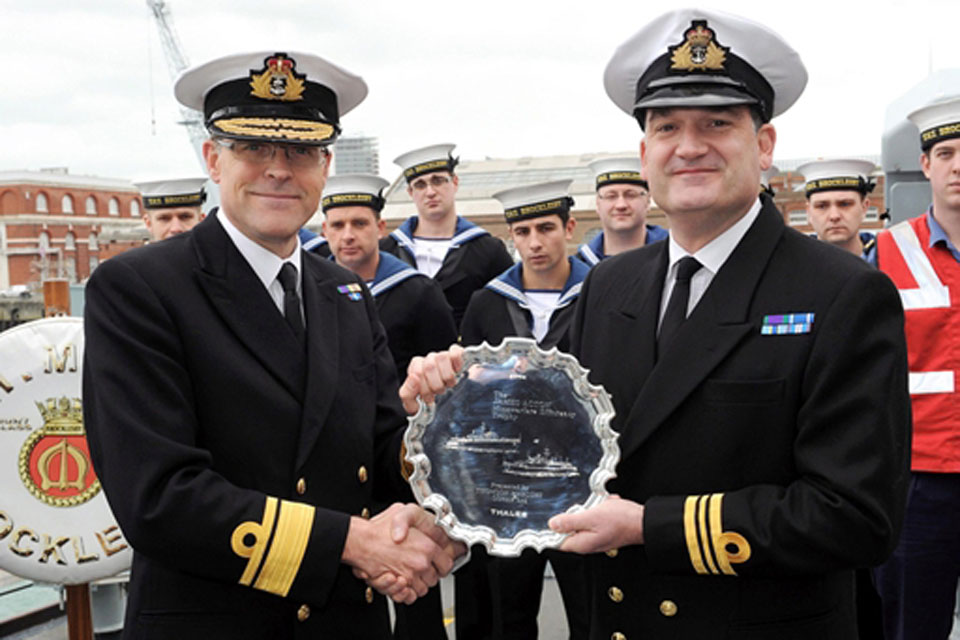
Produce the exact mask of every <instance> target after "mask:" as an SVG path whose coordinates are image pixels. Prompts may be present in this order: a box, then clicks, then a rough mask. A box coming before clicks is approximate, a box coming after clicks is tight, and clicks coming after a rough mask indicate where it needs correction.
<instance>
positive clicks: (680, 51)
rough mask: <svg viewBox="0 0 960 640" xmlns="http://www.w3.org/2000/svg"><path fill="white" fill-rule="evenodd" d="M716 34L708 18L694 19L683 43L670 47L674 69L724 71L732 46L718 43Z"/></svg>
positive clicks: (671, 66) (671, 67)
mask: <svg viewBox="0 0 960 640" xmlns="http://www.w3.org/2000/svg"><path fill="white" fill-rule="evenodd" d="M715 38H716V34H715V33H714V32H713V29H711V28H710V27H708V26H707V21H706V20H694V21H693V22H692V23H691V24H690V28H689V29H687V32H686V33H685V34H684V41H683V42H682V43H681V44H678V45H674V46H672V47H670V48H669V50H670V53H671V54H673V55H672V57H671V58H670V61H671V62H672V63H673V64H672V65H670V69H671V70H674V71H707V70H711V71H722V70H723V64H724V63H725V62H726V61H727V55H726V54H727V51H729V50H730V47H721V46H719V45H718V44H717V41H716V39H715Z"/></svg>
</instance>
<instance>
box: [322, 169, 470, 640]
mask: <svg viewBox="0 0 960 640" xmlns="http://www.w3.org/2000/svg"><path fill="white" fill-rule="evenodd" d="M387 186H389V183H388V182H387V181H386V180H384V179H383V178H381V177H379V176H375V175H369V174H344V175H337V176H331V177H330V178H329V179H328V180H327V185H326V187H325V188H324V190H323V198H322V200H321V201H320V202H321V205H322V206H323V213H324V222H323V236H320V237H324V238H326V239H327V240H328V242H327V243H325V244H324V245H319V246H318V248H319V247H326V248H328V249H329V251H330V252H331V254H332V256H333V258H334V259H335V260H336V261H337V264H339V265H341V266H343V267H345V268H347V269H350V270H351V271H353V272H354V273H356V274H357V275H359V276H360V277H361V278H363V280H364V281H365V282H366V284H367V287H368V288H369V289H370V293H371V295H373V298H374V300H375V301H376V303H377V312H378V314H379V315H380V321H381V322H382V323H383V328H384V329H385V330H386V332H387V346H388V347H389V348H390V353H391V354H393V361H394V364H395V365H396V367H397V371H398V372H405V371H406V370H407V365H409V364H410V359H411V358H413V357H414V356H422V355H426V354H428V353H430V352H431V351H439V350H441V349H446V348H448V347H449V346H450V345H451V344H454V343H455V342H456V341H457V337H458V335H459V334H458V332H457V326H456V324H455V323H454V321H453V313H452V312H451V310H450V306H449V305H448V304H447V300H446V298H444V296H443V291H442V290H441V289H440V285H439V284H437V282H436V281H434V280H433V279H432V278H429V277H427V276H426V275H425V274H423V273H421V272H419V271H417V270H416V269H414V268H413V267H411V266H410V265H408V264H407V263H406V262H404V261H402V260H400V259H399V258H397V257H395V256H393V255H391V254H389V253H387V252H385V251H381V250H380V247H379V241H380V238H381V236H382V235H383V232H384V230H385V229H386V222H385V221H384V220H383V218H381V217H380V212H381V211H382V210H383V205H384V198H383V191H384V189H385V188H386V187H387ZM305 246H306V245H305ZM315 250H316V249H315ZM394 612H395V623H394V638H396V639H397V640H405V639H406V638H418V639H422V640H429V639H430V638H438V639H442V640H446V637H447V632H446V628H445V626H444V624H443V605H442V602H441V599H440V587H439V586H436V587H433V588H431V589H430V591H429V593H427V594H426V595H425V596H422V597H421V598H419V599H418V600H417V601H416V602H415V603H413V604H412V605H409V606H408V605H404V604H397V605H396V607H395V608H394Z"/></svg>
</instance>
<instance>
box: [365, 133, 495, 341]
mask: <svg viewBox="0 0 960 640" xmlns="http://www.w3.org/2000/svg"><path fill="white" fill-rule="evenodd" d="M454 146H455V145H452V144H434V145H430V146H428V147H423V148H421V149H414V150H413V151H408V152H407V153H404V154H402V155H400V156H398V157H397V158H395V159H394V162H395V163H396V164H397V165H399V166H400V168H401V169H403V177H404V179H405V180H406V182H407V193H408V194H410V197H411V198H412V199H413V203H414V204H415V205H416V207H417V215H415V216H411V217H409V218H407V220H405V221H404V222H403V224H401V225H400V226H399V227H398V228H397V229H396V230H394V231H393V232H392V233H390V235H389V236H387V237H386V238H384V239H383V240H382V241H381V243H380V248H381V249H383V250H384V251H386V252H387V253H390V254H392V255H394V256H396V257H398V258H400V259H401V260H403V261H404V262H406V263H407V264H409V265H411V266H413V267H416V268H417V269H418V270H419V271H421V272H422V273H425V274H427V275H428V276H430V277H431V278H433V279H434V280H436V281H437V282H438V283H439V284H440V286H441V287H442V288H443V293H444V295H445V296H446V297H447V302H448V303H450V307H451V308H452V309H453V317H454V320H456V322H457V325H458V326H459V324H460V321H461V319H462V318H463V312H464V311H465V310H466V308H467V303H468V302H469V301H470V296H471V295H472V294H473V292H474V291H476V290H477V289H480V288H481V287H483V285H485V284H486V283H487V282H489V281H490V280H491V279H492V278H495V277H496V276H497V275H498V274H499V273H501V272H502V271H503V270H504V269H506V268H508V267H509V266H510V265H511V264H513V260H512V259H511V258H510V254H509V253H507V249H506V247H505V246H504V244H503V243H502V242H501V241H500V240H498V239H497V238H495V237H493V236H492V235H490V233H489V232H487V230H486V229H483V228H482V227H478V226H477V225H475V224H473V223H472V222H470V221H469V220H467V219H466V218H462V217H460V216H458V215H457V210H456V196H457V188H458V186H459V184H460V179H459V178H458V177H457V175H456V173H455V172H454V169H455V167H456V166H457V164H458V163H459V160H460V159H459V158H455V157H453V148H454Z"/></svg>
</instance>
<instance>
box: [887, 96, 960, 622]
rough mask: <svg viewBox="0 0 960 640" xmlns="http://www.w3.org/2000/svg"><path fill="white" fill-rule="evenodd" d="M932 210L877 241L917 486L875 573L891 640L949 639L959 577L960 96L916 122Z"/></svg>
mask: <svg viewBox="0 0 960 640" xmlns="http://www.w3.org/2000/svg"><path fill="white" fill-rule="evenodd" d="M909 118H910V121H911V122H913V124H915V125H916V126H917V129H918V130H919V134H920V148H921V155H920V168H921V169H922V170H923V174H924V175H925V176H926V177H927V180H929V181H930V191H931V193H932V196H933V202H932V204H931V205H930V207H929V208H928V209H927V211H925V212H924V213H922V214H920V215H919V216H917V217H915V218H911V219H909V220H905V221H903V222H900V223H899V224H896V225H894V226H892V227H890V228H889V229H887V230H885V231H882V232H881V233H879V234H878V235H877V261H878V266H879V267H880V269H881V270H882V271H883V272H884V273H886V274H887V275H888V276H890V278H892V279H893V282H894V284H895V285H896V286H897V288H898V289H899V290H900V294H901V296H902V298H903V304H904V308H905V309H906V326H905V331H906V335H907V348H908V350H909V362H910V393H911V395H910V399H911V401H912V403H913V446H912V456H911V461H910V462H911V470H912V481H911V483H910V498H909V502H908V506H907V515H906V522H905V523H904V527H903V536H902V537H901V539H900V543H899V545H898V546H897V548H896V550H895V551H894V553H893V556H892V557H891V558H890V560H888V561H887V562H886V563H885V564H884V565H882V566H881V567H879V568H878V569H877V570H876V572H875V578H876V583H877V591H879V592H880V597H881V599H882V600H883V618H884V620H883V623H884V634H885V637H886V638H889V639H890V640H912V639H915V638H918V639H919V638H924V639H926V638H946V637H948V636H949V635H951V634H950V629H951V626H952V625H954V607H955V603H956V593H957V580H958V578H960V510H958V508H957V505H958V504H960V413H958V412H957V410H956V406H957V397H958V396H957V394H958V393H960V389H958V387H957V385H956V384H955V378H956V371H957V370H960V357H958V353H960V340H958V338H957V335H958V331H960V297H958V295H957V291H958V290H960V97H953V98H949V99H945V100H940V101H938V102H934V103H933V104H930V105H926V106H924V107H921V108H920V109H917V110H916V111H914V112H912V113H911V114H910V115H909Z"/></svg>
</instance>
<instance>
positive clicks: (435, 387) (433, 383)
mask: <svg viewBox="0 0 960 640" xmlns="http://www.w3.org/2000/svg"><path fill="white" fill-rule="evenodd" d="M462 367H463V347H461V346H460V345H457V344H455V345H452V346H451V347H450V349H448V350H447V351H439V352H434V353H429V354H427V355H426V356H417V357H415V358H414V359H413V360H411V361H410V366H409V367H407V379H406V380H404V381H403V385H402V386H401V387H400V400H401V401H403V408H404V409H406V411H407V413H409V414H414V413H416V412H417V410H418V409H419V408H420V405H419V403H418V402H417V397H419V398H420V399H421V400H423V402H424V403H427V404H429V403H431V402H433V399H434V397H435V396H437V395H439V394H440V393H443V392H444V391H445V390H447V389H448V388H449V387H452V386H453V385H454V384H455V383H456V381H457V372H458V371H460V369H461V368H462Z"/></svg>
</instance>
